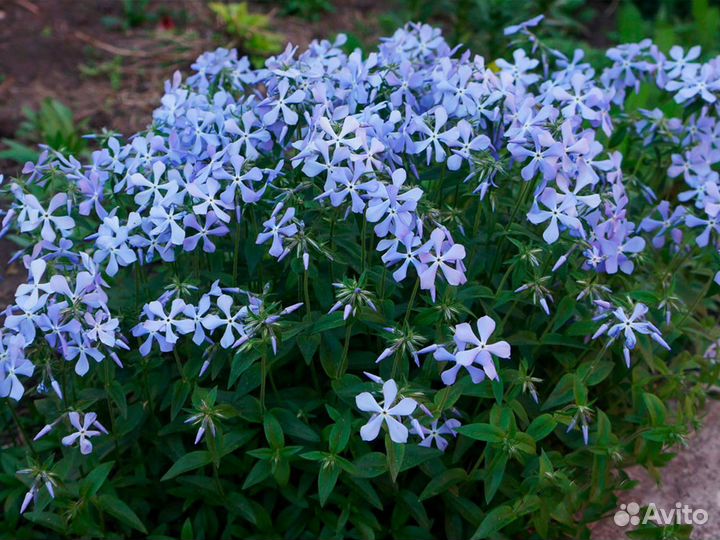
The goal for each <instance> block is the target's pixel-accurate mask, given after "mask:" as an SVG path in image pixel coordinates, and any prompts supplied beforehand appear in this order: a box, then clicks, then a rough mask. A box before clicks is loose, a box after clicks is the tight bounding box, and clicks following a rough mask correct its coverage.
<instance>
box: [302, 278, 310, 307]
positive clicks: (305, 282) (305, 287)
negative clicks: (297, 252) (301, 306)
mask: <svg viewBox="0 0 720 540" xmlns="http://www.w3.org/2000/svg"><path fill="white" fill-rule="evenodd" d="M303 293H304V295H305V311H306V312H307V314H308V315H310V278H309V276H308V271H307V270H305V273H304V274H303Z"/></svg>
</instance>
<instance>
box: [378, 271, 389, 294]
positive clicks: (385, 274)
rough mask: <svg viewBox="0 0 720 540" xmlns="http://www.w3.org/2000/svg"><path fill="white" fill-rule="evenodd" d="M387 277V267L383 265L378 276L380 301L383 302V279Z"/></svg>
mask: <svg viewBox="0 0 720 540" xmlns="http://www.w3.org/2000/svg"><path fill="white" fill-rule="evenodd" d="M386 277H387V266H385V265H383V271H382V275H381V276H380V294H379V296H380V300H381V301H382V300H385V279H386Z"/></svg>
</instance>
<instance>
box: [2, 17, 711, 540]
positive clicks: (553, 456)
mask: <svg viewBox="0 0 720 540" xmlns="http://www.w3.org/2000/svg"><path fill="white" fill-rule="evenodd" d="M540 24H541V17H538V18H535V19H532V20H530V21H527V22H525V23H523V24H520V25H516V26H513V27H510V28H508V29H507V30H506V32H505V33H506V35H507V36H508V41H509V43H511V45H512V47H510V48H509V49H508V54H506V55H505V58H500V59H497V60H495V61H489V60H485V59H484V58H482V57H480V56H474V55H473V54H472V53H471V52H470V51H467V50H464V49H462V48H451V47H450V46H449V45H448V44H447V43H446V42H445V40H444V39H443V37H442V35H441V33H440V31H439V30H437V29H434V28H432V27H430V26H427V25H419V24H408V25H407V26H405V27H404V28H401V29H399V30H397V32H395V33H394V34H393V35H392V36H391V37H388V38H385V39H382V40H381V41H380V44H379V47H378V48H377V50H376V51H374V52H371V53H369V54H367V55H364V54H363V53H361V51H359V50H356V51H353V52H350V53H348V52H345V51H344V50H343V49H342V46H343V44H344V37H343V36H339V37H338V38H337V39H336V41H334V42H329V41H316V42H313V43H312V44H311V45H310V46H309V48H308V49H307V50H306V51H304V52H300V51H298V50H297V48H296V47H292V46H288V47H287V48H286V49H285V51H284V52H283V53H282V54H280V55H278V56H275V57H272V58H270V59H268V60H267V61H266V62H265V64H264V66H263V67H260V68H257V69H255V68H253V67H252V66H251V64H250V62H249V61H248V60H247V59H246V58H240V57H238V55H237V53H236V51H231V50H226V49H217V50H215V51H213V52H208V53H205V54H203V55H202V56H200V57H199V58H198V59H197V61H196V62H195V63H194V64H193V65H192V73H191V75H190V76H188V77H186V78H183V77H182V76H181V75H180V74H179V73H178V74H175V76H174V77H173V78H172V79H171V80H170V81H168V82H167V83H166V85H165V94H164V96H163V97H162V100H161V104H160V106H159V107H158V108H157V109H156V110H155V112H154V114H153V118H152V123H151V124H150V126H149V127H148V129H147V130H146V131H144V132H142V133H139V134H137V135H135V136H133V137H130V138H129V139H123V138H122V137H120V136H119V135H115V134H112V133H105V134H103V135H97V136H94V138H93V144H94V145H95V148H96V150H95V151H94V152H93V153H92V156H91V157H90V158H89V160H87V161H86V162H81V161H79V160H78V159H76V158H75V157H73V156H70V155H64V154H63V153H61V152H59V151H57V150H51V149H49V148H46V149H45V150H44V152H43V153H42V154H41V156H40V159H39V160H38V161H37V162H36V163H28V164H27V165H26V166H25V168H24V169H23V171H22V174H21V175H19V176H18V177H17V178H6V179H5V181H4V183H3V190H4V192H5V194H6V196H7V197H8V199H9V203H8V207H7V208H8V209H7V212H6V214H5V216H4V220H3V234H7V235H8V237H9V238H11V239H13V240H14V241H15V242H17V244H19V245H20V247H21V249H20V250H19V251H18V252H17V253H16V255H15V256H14V258H13V259H14V264H15V266H16V267H20V268H22V272H23V273H27V280H26V281H25V282H24V283H22V284H21V285H20V286H18V288H17V291H16V293H15V297H14V300H13V301H12V303H11V304H10V305H9V306H7V308H6V309H5V310H4V311H3V317H2V336H1V338H0V396H2V401H3V403H2V405H3V413H2V414H3V416H2V418H3V422H4V429H3V441H4V442H3V450H2V452H1V453H0V464H1V465H2V470H3V474H2V475H0V499H1V500H2V501H3V505H4V517H3V520H2V525H1V526H0V530H2V534H3V535H4V536H7V535H11V536H17V537H23V538H39V537H55V536H57V535H62V536H66V537H104V536H113V537H133V536H135V535H137V534H139V533H142V534H147V535H150V536H151V537H153V538H178V537H181V538H390V537H393V538H453V539H454V538H487V537H498V535H503V537H518V538H529V537H532V538H560V537H581V536H586V535H587V534H588V525H589V524H590V523H592V522H593V521H596V520H598V519H600V518H601V517H602V516H603V515H605V514H607V513H609V512H610V511H611V510H614V509H616V507H617V492H618V490H619V489H620V488H621V487H623V486H624V485H626V484H627V482H626V481H627V478H628V477H627V475H626V473H625V472H624V469H625V468H626V467H628V466H630V465H636V464H640V465H642V466H645V467H646V468H648V469H649V470H651V471H653V472H656V471H657V470H658V468H660V467H662V466H663V465H665V464H666V463H667V462H668V461H669V460H670V459H671V457H672V456H673V455H674V452H675V448H676V446H677V445H678V444H680V443H683V442H684V441H685V439H686V437H687V436H688V434H689V433H690V431H691V430H692V429H694V428H696V427H697V426H698V425H699V422H700V417H701V411H702V405H703V403H704V402H705V401H706V399H707V396H708V391H709V389H710V388H711V387H712V386H713V385H714V384H715V382H716V380H717V375H718V367H717V364H716V352H715V351H716V347H715V342H716V341H717V339H718V331H717V329H716V326H715V317H714V314H716V313H717V303H716V298H715V296H714V295H715V293H716V292H717V281H718V280H719V279H720V278H718V277H717V275H718V274H717V272H718V269H720V265H719V264H718V262H719V259H718V233H719V232H720V215H719V214H720V190H719V188H718V186H719V185H720V177H719V176H718V172H717V171H716V169H717V167H716V164H717V163H718V162H719V161H720V122H719V121H718V105H717V98H718V95H719V94H720V59H717V58H716V59H709V60H707V61H706V60H705V59H704V58H703V56H702V53H701V51H700V50H699V49H698V48H692V49H690V50H687V51H685V50H682V49H680V48H678V47H674V48H672V49H671V50H669V51H661V50H659V49H658V48H657V47H656V46H654V45H653V44H652V43H651V42H650V41H643V42H641V43H634V44H627V45H620V46H617V47H613V48H611V49H609V50H608V51H607V57H606V60H605V63H604V64H603V65H590V64H589V63H587V62H586V61H585V59H584V56H583V52H582V51H581V50H576V51H572V52H570V53H569V54H566V53H564V52H561V51H557V50H553V49H551V48H549V47H548V46H547V45H546V44H545V43H544V41H543V40H542V38H541V33H540V29H541V26H540ZM510 40H512V41H510ZM643 103H652V104H653V106H652V108H645V107H643Z"/></svg>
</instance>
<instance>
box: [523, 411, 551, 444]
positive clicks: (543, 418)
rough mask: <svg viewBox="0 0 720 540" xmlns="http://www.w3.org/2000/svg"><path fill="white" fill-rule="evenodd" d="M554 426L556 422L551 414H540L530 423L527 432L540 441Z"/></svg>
mask: <svg viewBox="0 0 720 540" xmlns="http://www.w3.org/2000/svg"><path fill="white" fill-rule="evenodd" d="M556 426H557V422H556V421H555V419H554V418H553V417H552V415H551V414H541V415H540V416H538V417H537V418H535V419H534V420H533V421H532V422H531V423H530V425H529V426H528V428H527V434H528V435H530V436H531V437H532V438H533V439H534V440H535V441H541V440H542V439H544V438H545V437H547V436H548V435H550V434H551V433H552V432H553V430H554V429H555V427H556Z"/></svg>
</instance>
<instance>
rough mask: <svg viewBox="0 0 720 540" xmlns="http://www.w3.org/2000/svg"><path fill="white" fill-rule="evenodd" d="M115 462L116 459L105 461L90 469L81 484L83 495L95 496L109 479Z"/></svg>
mask: <svg viewBox="0 0 720 540" xmlns="http://www.w3.org/2000/svg"><path fill="white" fill-rule="evenodd" d="M114 464H115V462H114V461H110V462H108V463H103V464H102V465H99V466H97V467H95V468H94V469H93V470H92V471H90V472H89V473H88V475H87V476H86V477H85V478H84V479H83V481H82V484H81V485H80V493H81V495H82V496H83V497H86V498H89V497H94V496H95V494H96V493H97V492H98V491H100V488H101V487H102V485H103V484H104V483H105V480H107V477H108V475H109V474H110V471H111V470H112V468H113V465H114Z"/></svg>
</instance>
